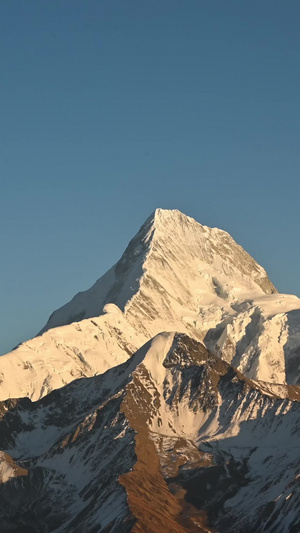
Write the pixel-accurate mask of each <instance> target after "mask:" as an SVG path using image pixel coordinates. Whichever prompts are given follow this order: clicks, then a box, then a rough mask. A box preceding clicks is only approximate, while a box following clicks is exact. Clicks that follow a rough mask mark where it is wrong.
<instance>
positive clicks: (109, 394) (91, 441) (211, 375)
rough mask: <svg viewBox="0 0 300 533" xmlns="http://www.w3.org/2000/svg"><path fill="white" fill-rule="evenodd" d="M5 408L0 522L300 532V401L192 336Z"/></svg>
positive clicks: (69, 527) (71, 528) (21, 527)
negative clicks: (239, 369)
mask: <svg viewBox="0 0 300 533" xmlns="http://www.w3.org/2000/svg"><path fill="white" fill-rule="evenodd" d="M293 395H294V398H299V397H300V389H299V388H298V387H294V388H293ZM0 412H1V421H0V450H2V454H1V455H0V461H1V463H0V467H1V468H0V472H3V473H4V474H3V479H2V483H1V484H0V496H1V497H0V520H1V527H2V530H3V531H12V530H18V531H39V532H44V531H45V532H46V531H47V532H48V533H50V532H57V533H58V532H72V533H79V532H82V531H86V532H93V531H112V532H113V531H116V532H121V533H122V532H125V531H126V532H127V531H134V532H141V531H149V532H156V531H172V532H175V533H176V532H185V531H200V532H203V531H206V532H207V531H222V532H223V533H227V532H228V533H229V532H230V533H234V532H239V533H240V532H241V531H245V532H248V533H254V532H255V533H260V532H263V531H264V532H275V531H276V532H277V531H278V532H279V531H280V532H281V531H282V532H285V531H290V532H294V531H298V530H299V527H300V522H299V513H298V510H299V504H300V491H299V483H298V480H299V476H300V459H299V446H298V441H299V437H300V425H299V420H300V404H299V403H298V401H290V400H288V399H286V400H282V399H278V398H277V397H276V394H275V393H274V392H272V391H271V390H269V392H268V394H267V395H266V394H263V385H262V384H261V383H259V382H255V381H251V380H247V379H246V378H245V377H244V376H243V375H242V374H240V373H239V372H236V371H234V369H233V368H232V367H230V365H228V364H227V363H226V362H224V361H222V360H220V359H219V358H218V357H216V356H213V355H212V354H210V353H209V352H208V351H207V350H206V349H205V347H204V346H203V345H202V344H201V343H198V342H196V341H194V340H192V339H190V338H189V337H187V336H185V335H182V334H174V333H162V334H160V335H158V336H157V337H156V338H154V339H153V340H152V341H149V342H148V343H147V344H146V345H145V346H143V347H142V348H141V349H140V350H138V351H137V352H136V353H135V354H134V355H133V357H132V358H131V359H129V360H128V361H127V362H125V363H123V364H122V365H120V366H117V367H115V368H112V369H110V370H108V371H107V372H106V373H104V374H102V375H101V376H96V377H92V378H84V379H80V380H76V381H74V382H73V383H71V384H69V385H68V386H66V387H64V388H62V389H60V390H56V391H54V392H52V393H51V394H49V395H48V396H47V397H45V398H43V399H41V400H39V401H38V402H36V403H32V402H31V401H30V400H29V399H27V398H25V399H21V400H8V401H6V402H2V403H1V405H0ZM287 442H288V446H287ZM297 528H298V529H297Z"/></svg>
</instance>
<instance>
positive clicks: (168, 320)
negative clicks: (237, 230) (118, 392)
mask: <svg viewBox="0 0 300 533" xmlns="http://www.w3.org/2000/svg"><path fill="white" fill-rule="evenodd" d="M299 313H300V300H299V299H298V298H296V297H293V296H286V295H279V294H278V293H277V291H276V289H275V288H274V286H273V284H272V283H271V282H270V280H269V279H268V277H267V274H266V271H265V270H264V269H263V268H262V267H261V266H260V265H258V264H257V263H256V262H255V261H254V259H253V258H252V257H251V256H250V255H249V254H248V253H247V252H245V250H243V248H242V247H241V246H239V245H238V244H237V243H236V242H235V241H234V240H233V239H232V237H231V236H230V235H229V234H228V233H226V232H224V231H221V230H219V229H216V228H208V227H206V226H202V225H201V224H199V223H198V222H196V221H195V220H194V219H192V218H190V217H187V216H185V215H183V214H182V213H180V212H179V211H176V210H162V209H157V210H156V211H155V213H154V214H153V215H152V216H151V217H149V219H148V220H147V221H146V222H145V224H144V225H143V226H142V227H141V229H140V230H139V232H138V233H137V235H136V236H135V237H134V238H133V239H132V241H131V242H130V243H129V245H128V247H127V249H126V250H125V252H124V254H123V256H122V257H121V259H120V261H119V262H118V263H117V264H116V265H115V266H114V267H113V268H111V269H110V270H109V272H107V274H105V275H104V276H103V277H102V278H100V279H99V280H98V281H97V282H96V283H95V285H94V286H93V287H91V288H90V289H89V290H87V291H85V292H82V293H79V294H78V295H76V296H75V297H74V298H73V300H72V301H71V302H69V303H68V304H66V305H65V306H63V307H62V308H61V309H59V310H57V311H55V312H54V313H53V314H52V316H51V317H50V319H49V321H48V323H47V325H46V326H45V328H43V330H42V332H41V334H40V335H39V336H38V337H36V338H35V339H32V340H30V341H28V342H25V343H23V344H22V345H20V346H19V347H18V348H17V349H16V350H15V351H13V352H11V353H10V354H7V355H5V356H4V357H1V358H0V379H1V380H2V381H1V385H0V399H6V398H8V397H22V396H29V397H30V398H32V399H34V400H36V399H38V398H40V397H41V396H44V395H45V394H47V393H48V392H50V391H51V390H53V389H56V388H58V387H60V386H62V385H64V384H67V383H69V382H71V381H72V380H73V379H76V378H78V377H83V376H92V375H95V374H98V373H102V372H103V371H105V370H106V369H108V368H111V367H112V366H115V365H116V364H118V363H119V362H122V361H125V360H126V358H127V357H129V356H130V355H131V354H132V353H133V351H135V350H136V349H137V348H139V347H140V346H141V345H142V344H143V343H144V342H145V341H146V340H147V339H150V338H152V337H153V336H155V335H157V334H158V333H159V332H161V331H180V332H182V333H186V334H188V335H190V336H191V337H193V338H195V339H197V340H200V341H203V340H205V342H207V344H208V346H209V348H210V349H211V350H212V351H213V352H214V353H216V354H217V355H219V356H221V357H222V358H224V359H225V360H226V361H230V362H232V364H233V366H236V367H237V368H239V369H240V370H241V371H242V372H244V373H245V374H246V375H247V376H249V377H251V378H253V379H261V380H264V381H270V382H278V383H286V382H288V383H291V384H296V383H298V382H299V381H300V362H299V355H300V328H299V325H298V324H299V320H298V318H299ZM12 376H13V378H12Z"/></svg>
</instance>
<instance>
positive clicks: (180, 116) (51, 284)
mask: <svg viewBox="0 0 300 533" xmlns="http://www.w3.org/2000/svg"><path fill="white" fill-rule="evenodd" d="M299 18H300V3H299V1H298V0H294V1H293V0H290V1H289V2H284V1H283V0H282V1H277V0H264V1H263V2H262V1H261V0H259V1H257V0H251V2H250V1H248V2H243V1H241V0H238V1H231V0H228V1H226V2H224V0H222V1H215V0H189V1H188V2H187V1H184V0H180V1H179V0H151V1H149V2H146V1H142V0H106V1H100V0H88V1H83V0H81V1H78V0H64V1H63V2H62V1H61V0H51V1H50V0H48V1H44V2H41V1H40V0H37V1H35V0H27V1H26V2H21V1H20V0H17V1H15V0H9V1H8V0H7V1H4V2H2V3H1V6H0V28H1V30H0V68H1V74H2V75H1V84H0V106H1V128H0V150H1V167H0V184H1V189H0V190H1V195H0V235H1V252H2V253H1V262H0V280H1V310H0V353H4V352H6V351H8V350H9V349H10V348H11V347H13V346H14V345H16V344H17V343H18V342H20V341H21V340H26V339H27V338H30V337H32V336H34V335H35V334H36V333H37V332H38V330H39V329H40V328H41V327H42V326H43V325H44V324H45V322H46V321H47V319H48V316H49V315H50V314H51V312H52V311H53V310H54V309H56V308H58V307H60V306H61V305H62V304H64V303H65V302H66V301H68V300H69V299H70V298H72V297H73V296H74V294H75V293H76V292H78V291H80V290H84V289H86V288H88V287H89V286H90V285H91V284H92V283H93V282H94V281H95V280H96V279H97V278H99V277H100V276H101V275H102V274H103V273H104V272H105V271H106V270H107V269H108V268H109V267H110V266H111V265H112V264H113V263H114V262H115V261H116V260H117V259H118V258H119V257H120V255H121V253H122V252H123V250H124V248H125V247H126V245H127V243H128V241H129V240H130V238H131V237H132V236H133V235H134V234H135V233H136V231H137V230H138V228H139V227H140V225H141V224H142V223H143V221H144V220H145V219H146V218H147V217H148V216H149V214H150V213H151V212H152V211H153V210H154V209H155V208H156V207H164V208H177V209H180V210H181V211H183V212H185V213H186V214H188V215H190V216H193V217H194V218H196V219H197V220H198V221H199V222H201V223H202V224H206V225H209V226H217V227H220V228H222V229H225V230H227V231H229V232H230V233H231V234H232V235H233V237H234V238H235V239H236V240H237V241H238V242H239V243H240V244H242V245H243V246H244V248H246V250H247V251H248V252H249V253H251V254H252V255H253V256H254V257H255V259H257V260H258V261H259V262H260V263H261V264H262V265H263V266H264V267H265V268H266V269H267V270H268V272H269V274H270V277H271V279H272V281H273V282H274V283H275V285H276V286H277V288H278V289H279V290H280V291H281V292H290V293H295V294H297V295H300V279H299V262H300V247H299V193H300V190H299V189H300V185H299V169H300V150H299V136H300V129H299V111H300V106H299V103H300V96H299V95H300V91H299V81H300V80H299V78H300V70H299V59H300V58H299V55H300V33H299Z"/></svg>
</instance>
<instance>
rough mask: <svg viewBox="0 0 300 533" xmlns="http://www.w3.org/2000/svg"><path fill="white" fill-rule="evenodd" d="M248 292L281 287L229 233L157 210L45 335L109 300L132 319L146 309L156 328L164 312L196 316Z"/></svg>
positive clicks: (53, 319)
mask: <svg viewBox="0 0 300 533" xmlns="http://www.w3.org/2000/svg"><path fill="white" fill-rule="evenodd" d="M249 292H256V293H257V294H272V293H275V292H277V291H276V289H275V287H274V285H273V284H272V283H271V281H270V280H269V278H268V276H267V273H266V271H265V270H264V269H263V268H262V267H261V266H260V265H259V264H258V263H256V261H255V260H254V259H253V258H252V257H251V256H250V255H249V254H248V253H247V252H246V251H245V250H244V249H243V248H242V247H241V246H239V245H238V244H237V243H236V242H235V241H234V239H233V238H232V237H231V236H230V235H229V234H228V233H226V232H225V231H222V230H219V229H217V228H209V227H207V226H202V225H201V224H199V223H198V222H196V221H195V220H194V219H193V218H190V217H188V216H186V215H184V214H183V213H181V212H180V211H177V210H166V209H156V211H155V212H154V213H153V214H152V215H151V216H150V217H149V218H148V219H147V220H146V222H145V223H144V224H143V226H142V227H141V228H140V230H139V231H138V233H137V234H136V235H135V237H134V238H133V239H132V240H131V241H130V243H129V245H128V247H127V248H126V250H125V252H124V254H123V255H122V257H121V259H120V260H119V261H118V263H117V264H116V265H115V266H113V267H112V268H111V269H110V270H109V271H108V272H107V273H106V274H105V275H104V276H102V277H101V278H100V279H99V280H98V281H97V282H96V283H95V284H94V285H93V286H92V287H91V288H90V289H89V290H87V291H85V292H80V293H79V294H77V295H76V296H75V297H74V298H73V299H72V300H71V301H70V302H69V303H67V304H66V305H64V306H63V307H61V308H60V309H58V310H57V311H55V312H54V313H53V314H52V315H51V317H50V318H49V321H48V323H47V324H46V326H45V327H44V328H43V329H42V331H41V333H43V332H44V331H46V330H47V329H50V328H54V327H57V326H62V325H65V324H70V323H72V322H75V321H78V320H82V319H84V318H90V317H94V316H98V315H100V314H101V313H102V311H103V307H104V306H105V305H106V304H107V303H113V304H115V305H117V306H118V307H119V308H120V309H121V310H122V311H123V312H125V314H126V315H128V316H129V317H130V316H136V315H137V314H140V313H142V315H143V319H144V320H145V321H146V322H147V323H148V324H149V326H150V329H151V323H153V322H155V321H156V320H157V318H158V319H159V320H161V316H162V315H163V316H164V320H165V319H171V320H172V321H174V320H175V321H177V320H178V316H180V319H181V318H182V316H183V315H185V314H187V315H189V314H191V313H192V315H197V313H198V311H199V306H201V305H203V304H205V305H207V304H208V303H211V304H216V303H217V304H218V305H219V306H220V307H222V306H223V305H226V304H227V303H230V304H231V303H232V302H234V301H237V300H239V299H241V297H242V296H243V295H244V294H245V293H249ZM190 318H191V320H190V322H191V323H193V322H194V320H192V318H194V317H190ZM147 329H148V328H147ZM154 330H155V331H154ZM152 333H153V334H156V333H157V328H156V327H154V328H153V331H152Z"/></svg>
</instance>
